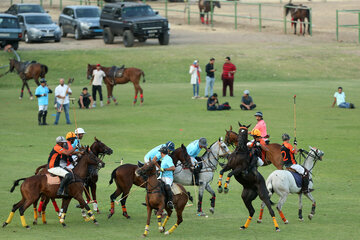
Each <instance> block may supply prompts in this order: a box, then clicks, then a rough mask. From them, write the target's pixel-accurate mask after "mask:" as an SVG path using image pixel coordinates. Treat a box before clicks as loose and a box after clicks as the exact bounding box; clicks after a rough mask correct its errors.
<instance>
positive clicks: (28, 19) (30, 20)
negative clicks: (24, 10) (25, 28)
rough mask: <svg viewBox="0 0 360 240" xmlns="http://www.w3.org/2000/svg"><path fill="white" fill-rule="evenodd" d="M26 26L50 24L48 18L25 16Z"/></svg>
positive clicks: (50, 21)
mask: <svg viewBox="0 0 360 240" xmlns="http://www.w3.org/2000/svg"><path fill="white" fill-rule="evenodd" d="M25 21H26V23H27V24H52V23H53V21H52V20H51V18H50V16H27V17H26V18H25Z"/></svg>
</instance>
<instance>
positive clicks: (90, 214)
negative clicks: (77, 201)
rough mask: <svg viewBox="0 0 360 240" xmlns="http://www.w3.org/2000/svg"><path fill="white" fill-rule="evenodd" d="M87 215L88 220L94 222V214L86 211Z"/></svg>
mask: <svg viewBox="0 0 360 240" xmlns="http://www.w3.org/2000/svg"><path fill="white" fill-rule="evenodd" d="M88 215H89V218H90V219H91V220H95V216H94V214H93V213H92V211H91V210H89V211H88Z"/></svg>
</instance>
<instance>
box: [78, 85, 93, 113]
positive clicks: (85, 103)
mask: <svg viewBox="0 0 360 240" xmlns="http://www.w3.org/2000/svg"><path fill="white" fill-rule="evenodd" d="M93 103H94V100H93V98H92V97H91V95H90V94H89V92H88V89H87V88H86V87H84V88H83V90H82V92H81V94H80V97H79V101H78V104H79V107H80V108H82V109H84V108H92V105H93Z"/></svg>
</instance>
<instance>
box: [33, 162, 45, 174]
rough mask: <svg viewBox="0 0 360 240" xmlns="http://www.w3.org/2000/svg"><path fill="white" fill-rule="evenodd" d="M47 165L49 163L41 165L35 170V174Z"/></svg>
mask: <svg viewBox="0 0 360 240" xmlns="http://www.w3.org/2000/svg"><path fill="white" fill-rule="evenodd" d="M46 165H47V164H44V165H41V166H39V167H38V168H37V169H36V170H35V175H37V174H38V173H39V171H40V170H41V169H43V168H45V167H46Z"/></svg>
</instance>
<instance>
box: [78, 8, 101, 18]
mask: <svg viewBox="0 0 360 240" xmlns="http://www.w3.org/2000/svg"><path fill="white" fill-rule="evenodd" d="M76 16H77V17H78V18H96V17H100V10H99V9H97V8H80V9H76Z"/></svg>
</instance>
